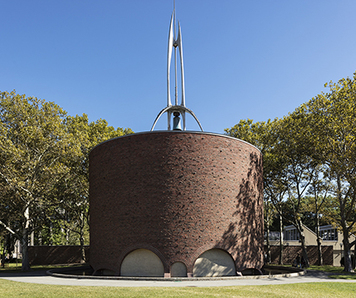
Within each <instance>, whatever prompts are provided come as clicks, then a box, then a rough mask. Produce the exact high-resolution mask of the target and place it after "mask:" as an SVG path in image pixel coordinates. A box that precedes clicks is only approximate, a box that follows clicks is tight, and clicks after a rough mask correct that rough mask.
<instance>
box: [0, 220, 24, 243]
mask: <svg viewBox="0 0 356 298" xmlns="http://www.w3.org/2000/svg"><path fill="white" fill-rule="evenodd" d="M0 225H2V226H3V227H4V228H5V229H6V230H7V231H9V232H10V233H11V234H13V235H15V236H16V237H17V238H18V239H20V237H19V235H18V234H17V233H16V232H14V231H13V230H11V229H10V228H9V227H8V226H7V225H6V224H4V223H3V222H2V221H1V220H0Z"/></svg>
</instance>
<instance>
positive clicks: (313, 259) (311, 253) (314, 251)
mask: <svg viewBox="0 0 356 298" xmlns="http://www.w3.org/2000/svg"><path fill="white" fill-rule="evenodd" d="M265 251H267V246H265ZM333 251H334V250H333V247H332V246H322V247H321V252H322V254H323V263H324V265H333ZM307 254H308V258H309V263H310V265H318V247H317V246H315V245H313V246H312V245H310V246H307ZM298 255H302V247H301V246H300V245H288V246H284V248H283V264H284V265H288V264H289V265H291V264H293V262H294V260H295V259H296V258H297V256H298ZM271 260H272V263H273V264H278V262H279V246H277V245H273V246H271Z"/></svg>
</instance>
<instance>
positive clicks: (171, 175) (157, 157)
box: [90, 131, 263, 277]
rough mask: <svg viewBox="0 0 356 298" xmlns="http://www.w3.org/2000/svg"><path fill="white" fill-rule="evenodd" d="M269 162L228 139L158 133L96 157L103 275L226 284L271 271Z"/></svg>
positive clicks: (96, 262)
mask: <svg viewBox="0 0 356 298" xmlns="http://www.w3.org/2000/svg"><path fill="white" fill-rule="evenodd" d="M262 184H263V183H262V156H261V152H260V151H259V150H258V149H257V148H255V147H254V146H252V145H251V144H249V143H246V142H244V141H241V140H239V139H235V138H231V137H228V136H225V135H218V134H211V133H203V132H186V131H158V132H147V133H138V134H133V135H128V136H124V137H120V138H116V139H112V140H109V141H107V142H104V143H102V144H100V145H98V146H97V147H95V148H94V149H93V150H92V151H91V153H90V264H91V266H92V267H93V268H94V271H95V274H115V275H123V276H165V277H169V276H188V277H189V276H223V275H236V271H243V270H245V269H250V268H256V269H260V268H261V267H262V265H263V197H262V188H263V185H262Z"/></svg>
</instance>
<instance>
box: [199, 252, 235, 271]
mask: <svg viewBox="0 0 356 298" xmlns="http://www.w3.org/2000/svg"><path fill="white" fill-rule="evenodd" d="M233 275H236V270H235V263H234V260H233V259H232V257H231V256H230V254H228V253H227V252H226V251H224V250H222V249H217V248H213V249H210V250H207V251H205V252H204V253H202V254H201V255H200V256H199V257H198V258H197V259H196V261H195V263H194V267H193V276H194V277H195V276H196V277H199V276H233Z"/></svg>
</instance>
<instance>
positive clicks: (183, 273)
mask: <svg viewBox="0 0 356 298" xmlns="http://www.w3.org/2000/svg"><path fill="white" fill-rule="evenodd" d="M171 277H187V267H186V266H185V265H184V263H182V262H175V263H173V265H172V267H171Z"/></svg>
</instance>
